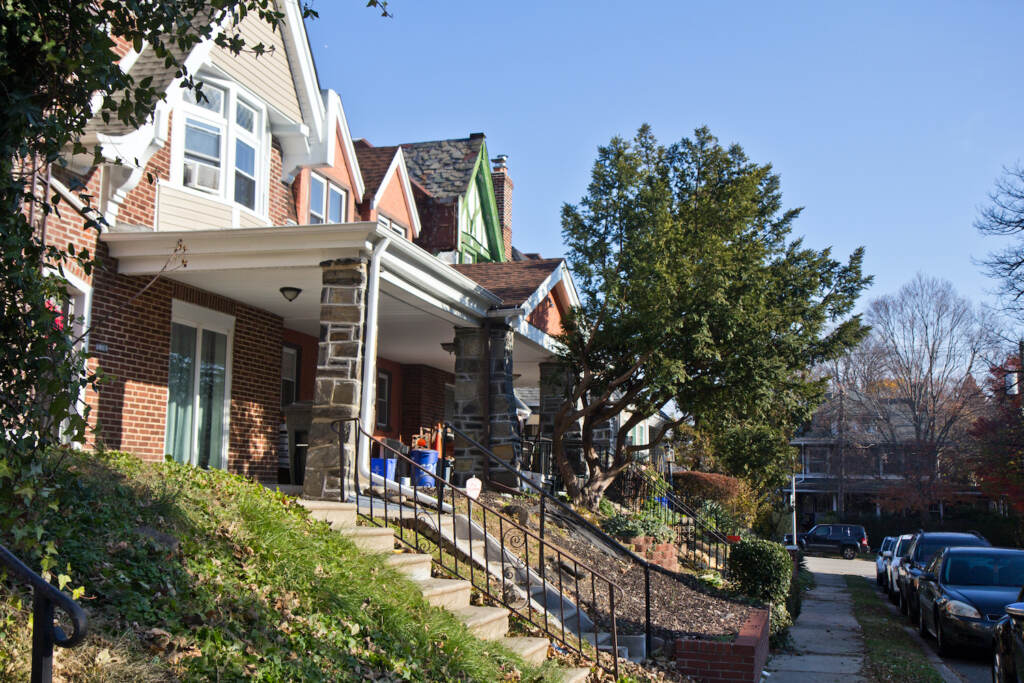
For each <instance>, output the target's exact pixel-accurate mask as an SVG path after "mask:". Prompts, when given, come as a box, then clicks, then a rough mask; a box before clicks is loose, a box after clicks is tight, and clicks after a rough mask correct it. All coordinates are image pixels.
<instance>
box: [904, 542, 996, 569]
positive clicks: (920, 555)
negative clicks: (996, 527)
mask: <svg viewBox="0 0 1024 683" xmlns="http://www.w3.org/2000/svg"><path fill="white" fill-rule="evenodd" d="M964 545H986V543H985V542H984V541H982V540H981V539H980V538H978V537H977V536H965V537H963V538H946V539H936V540H931V539H923V540H922V541H921V542H920V543H918V544H917V548H916V549H915V550H914V561H915V562H917V563H919V564H924V563H926V562H928V561H930V560H931V559H932V558H933V557H935V553H937V552H939V551H941V550H943V549H944V548H948V547H950V546H964Z"/></svg>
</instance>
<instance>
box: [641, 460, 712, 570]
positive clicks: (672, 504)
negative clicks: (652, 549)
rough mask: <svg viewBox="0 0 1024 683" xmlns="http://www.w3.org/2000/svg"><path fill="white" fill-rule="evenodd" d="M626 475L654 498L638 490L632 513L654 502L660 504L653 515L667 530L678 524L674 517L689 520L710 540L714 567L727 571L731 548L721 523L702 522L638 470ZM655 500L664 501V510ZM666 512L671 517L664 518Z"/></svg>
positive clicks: (694, 511) (693, 557) (665, 486)
mask: <svg viewBox="0 0 1024 683" xmlns="http://www.w3.org/2000/svg"><path fill="white" fill-rule="evenodd" d="M626 474H627V475H628V476H631V477H634V478H635V479H638V480H639V481H640V482H641V483H642V484H644V485H646V486H647V487H648V489H649V490H650V491H651V492H652V493H653V495H652V494H651V493H648V494H647V495H646V496H644V495H642V491H641V490H640V487H639V486H637V491H636V492H635V495H634V496H633V507H634V509H638V508H640V507H641V506H642V505H643V504H644V503H648V502H650V501H652V500H653V501H656V502H658V503H659V505H658V507H657V508H656V513H655V514H660V515H661V519H662V521H664V522H666V523H667V524H669V525H670V526H674V525H676V524H677V523H678V522H677V521H676V519H675V516H676V515H681V516H685V517H687V518H689V519H692V520H693V523H694V526H695V527H697V528H699V529H700V531H702V532H703V533H704V534H706V535H707V536H708V537H709V538H710V542H709V545H710V546H711V547H712V548H713V549H714V558H715V567H716V568H722V569H727V566H728V561H729V548H730V547H731V545H732V544H731V543H730V542H729V539H728V538H727V537H726V535H725V534H723V533H722V532H721V531H720V530H719V528H718V527H720V526H721V522H720V521H718V520H716V522H715V523H712V522H711V521H710V520H708V519H705V517H704V516H703V515H701V514H700V513H699V512H697V509H696V507H694V506H693V505H690V504H689V503H686V502H684V501H683V500H682V498H681V497H680V496H678V495H676V494H675V492H674V491H672V490H671V488H670V487H669V485H668V483H667V482H665V481H659V480H657V479H655V478H654V477H652V476H651V475H650V473H649V472H647V471H646V470H644V469H643V468H642V467H641V466H639V465H635V464H634V466H633V467H631V468H630V469H629V470H627V471H626ZM658 499H664V500H665V502H666V503H667V510H666V508H665V507H662V506H661V504H660V501H659V500H658ZM666 511H667V512H669V513H671V514H669V515H666V514H665V512H666ZM693 540H694V542H693V543H690V544H689V550H690V557H691V560H693V561H696V542H695V541H696V538H694V539H693Z"/></svg>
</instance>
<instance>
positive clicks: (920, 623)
mask: <svg viewBox="0 0 1024 683" xmlns="http://www.w3.org/2000/svg"><path fill="white" fill-rule="evenodd" d="M917 632H918V633H920V634H921V637H922V638H927V637H928V622H927V621H925V620H924V605H918V606H917Z"/></svg>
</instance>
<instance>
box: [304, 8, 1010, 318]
mask: <svg viewBox="0 0 1024 683" xmlns="http://www.w3.org/2000/svg"><path fill="white" fill-rule="evenodd" d="M362 4H363V3H362V2H360V1H359V0H315V1H314V2H313V7H314V8H315V9H317V10H318V11H319V12H320V15H321V16H320V19H317V20H314V21H311V22H309V24H308V30H309V36H310V43H311V45H312V47H313V54H314V57H315V59H316V62H317V69H318V71H319V75H320V81H321V84H322V85H323V86H325V87H330V88H333V89H335V90H337V91H338V92H339V93H340V94H341V97H342V100H343V102H344V106H345V110H346V113H347V115H348V120H349V125H350V127H351V129H352V134H353V135H354V136H355V137H365V138H367V139H369V140H370V141H371V142H373V143H374V144H394V143H398V142H411V141H415V140H431V139H438V138H448V137H465V136H467V135H468V134H469V133H471V132H476V131H481V132H484V133H486V135H487V143H488V147H489V150H490V152H491V154H492V156H493V155H495V154H501V153H503V154H508V155H509V170H510V174H511V177H512V179H513V181H514V182H515V192H514V194H513V205H512V230H513V233H512V234H513V242H514V243H515V244H516V246H517V247H519V248H520V249H523V250H524V251H540V252H542V253H543V254H544V255H545V256H554V255H559V254H561V253H562V243H561V235H560V226H559V210H560V207H561V205H562V204H563V203H564V202H576V201H578V200H579V198H580V197H581V196H582V194H583V193H584V192H585V190H586V186H587V182H588V180H589V174H590V168H591V165H592V164H593V160H594V158H595V156H596V150H597V146H598V145H601V144H604V143H606V142H607V141H608V140H609V139H610V138H611V137H612V136H613V135H616V134H619V135H625V136H630V135H632V134H633V133H634V132H635V131H636V129H637V127H638V126H639V125H640V124H641V123H643V122H648V123H650V124H651V125H652V126H653V128H654V132H655V134H656V135H657V136H658V138H659V139H660V140H661V141H662V142H665V143H668V142H672V141H675V140H678V139H680V138H681V137H683V136H686V135H688V134H690V133H692V131H693V129H694V128H695V127H697V126H699V125H704V124H706V125H708V126H709V127H710V128H711V130H712V132H713V133H715V134H716V135H717V136H718V137H719V138H720V139H721V140H722V141H723V142H726V143H727V142H738V143H740V144H741V145H742V146H743V147H744V148H745V149H746V151H747V153H748V155H749V156H750V157H751V158H752V159H753V160H755V161H758V162H762V163H763V162H771V163H772V164H773V165H774V167H775V169H776V171H777V172H778V173H779V174H780V176H781V178H782V190H783V194H784V200H785V202H786V204H787V206H804V207H805V211H804V213H803V215H802V217H801V218H800V219H799V220H798V221H797V223H796V225H795V230H794V233H795V234H798V235H803V236H805V239H806V242H807V243H808V244H809V245H811V246H814V247H818V248H821V247H825V246H830V245H831V246H833V247H834V250H835V252H836V253H837V254H840V255H845V254H848V253H849V252H850V251H851V250H852V249H854V248H855V247H856V246H858V245H864V246H865V247H866V249H867V255H866V270H867V271H868V272H869V273H871V274H873V275H874V276H875V284H874V286H873V287H872V288H871V290H870V291H869V292H868V295H867V296H868V297H871V296H877V295H880V294H884V293H888V292H892V291H894V290H896V289H897V288H898V287H899V286H900V285H901V284H903V283H904V282H906V281H907V280H909V279H910V278H911V277H912V276H913V274H914V273H915V272H917V271H922V272H924V273H927V274H929V275H934V276H940V277H944V278H947V279H949V280H951V281H952V282H953V283H954V284H955V286H956V287H957V289H958V290H959V291H960V293H961V294H964V295H966V296H968V297H970V298H972V299H974V300H976V301H992V297H990V296H989V295H988V294H987V292H988V291H990V290H992V289H993V283H992V282H990V281H989V280H988V279H986V278H985V277H984V275H983V274H982V273H981V272H980V269H979V267H978V266H977V265H975V263H974V262H973V261H972V259H977V258H980V257H983V256H984V255H985V253H986V252H987V251H989V250H990V249H991V248H992V247H994V246H995V243H994V242H993V241H992V239H991V238H982V237H980V236H979V235H978V234H977V233H976V232H975V231H974V229H973V227H972V222H973V220H974V218H975V216H976V215H977V210H978V207H979V206H981V205H983V204H984V203H985V201H986V198H987V195H988V192H989V191H990V190H991V188H992V185H993V182H994V180H995V179H996V177H997V176H998V175H999V174H1000V171H1001V168H1002V167H1003V166H1004V165H1011V164H1014V163H1016V162H1017V161H1018V160H1019V159H1024V96H1022V92H1021V90H1022V85H1021V84H1022V83H1024V79H1022V78H1021V75H1022V70H1024V69H1022V60H1021V53H1020V48H1019V45H1020V37H1019V34H1020V30H1021V27H1022V26H1024V3H1019V2H985V1H981V0H972V1H971V2H928V3H925V2H901V3H882V2H874V3H833V2H827V3H822V2H813V3H812V2H804V3H797V2H787V3H766V2H756V3H755V2H743V3H741V2H710V1H708V2H678V1H671V2H656V1H652V2H647V3H625V2H614V3H613V2H601V1H595V2H568V1H567V2H539V1H537V2H527V1H523V2H502V3H494V2H480V1H479V0H478V1H477V2H468V1H464V0H433V1H431V0H391V2H390V9H391V10H392V12H393V13H394V18H392V19H381V18H379V17H378V15H377V14H376V13H375V12H374V11H373V10H370V9H365V8H363V7H362Z"/></svg>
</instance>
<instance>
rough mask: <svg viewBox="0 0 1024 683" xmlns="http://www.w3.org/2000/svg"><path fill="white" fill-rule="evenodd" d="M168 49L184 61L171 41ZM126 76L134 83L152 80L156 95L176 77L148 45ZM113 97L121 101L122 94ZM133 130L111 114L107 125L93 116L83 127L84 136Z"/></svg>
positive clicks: (127, 132) (122, 133) (179, 51)
mask: <svg viewBox="0 0 1024 683" xmlns="http://www.w3.org/2000/svg"><path fill="white" fill-rule="evenodd" d="M168 49H169V50H170V52H171V54H173V55H174V57H175V58H176V59H178V60H179V61H183V60H184V57H185V54H184V52H182V50H181V49H180V48H179V47H178V45H177V44H176V43H174V42H173V41H171V42H170V43H169V44H168ZM128 74H129V75H130V76H131V77H132V78H134V79H135V82H136V83H138V82H139V81H141V80H142V79H143V78H152V79H153V81H152V87H153V89H154V90H155V91H156V93H157V94H158V95H160V94H163V93H165V92H167V89H168V88H169V87H170V86H171V83H172V82H173V81H174V78H175V75H176V74H175V69H174V68H173V67H171V68H168V67H167V66H165V65H164V58H163V57H158V56H157V54H156V51H155V50H154V49H153V48H152V47H151V46H150V45H146V46H145V47H143V48H142V52H140V53H139V56H138V57H137V58H136V59H135V62H134V63H133V64H132V67H131V69H129V70H128ZM114 97H115V99H117V100H121V99H123V97H124V93H123V92H121V93H117V94H115V95H114ZM135 130H136V129H135V128H134V127H132V126H129V125H128V124H126V123H124V122H123V121H121V120H120V119H118V118H117V116H115V115H113V114H111V116H110V121H109V122H107V123H104V121H103V119H102V118H100V117H99V116H95V117H93V118H92V119H91V120H90V121H89V122H88V123H87V124H86V126H85V134H86V135H87V136H88V135H89V134H94V133H102V134H104V135H111V136H121V135H128V134H129V133H133V132H135Z"/></svg>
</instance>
